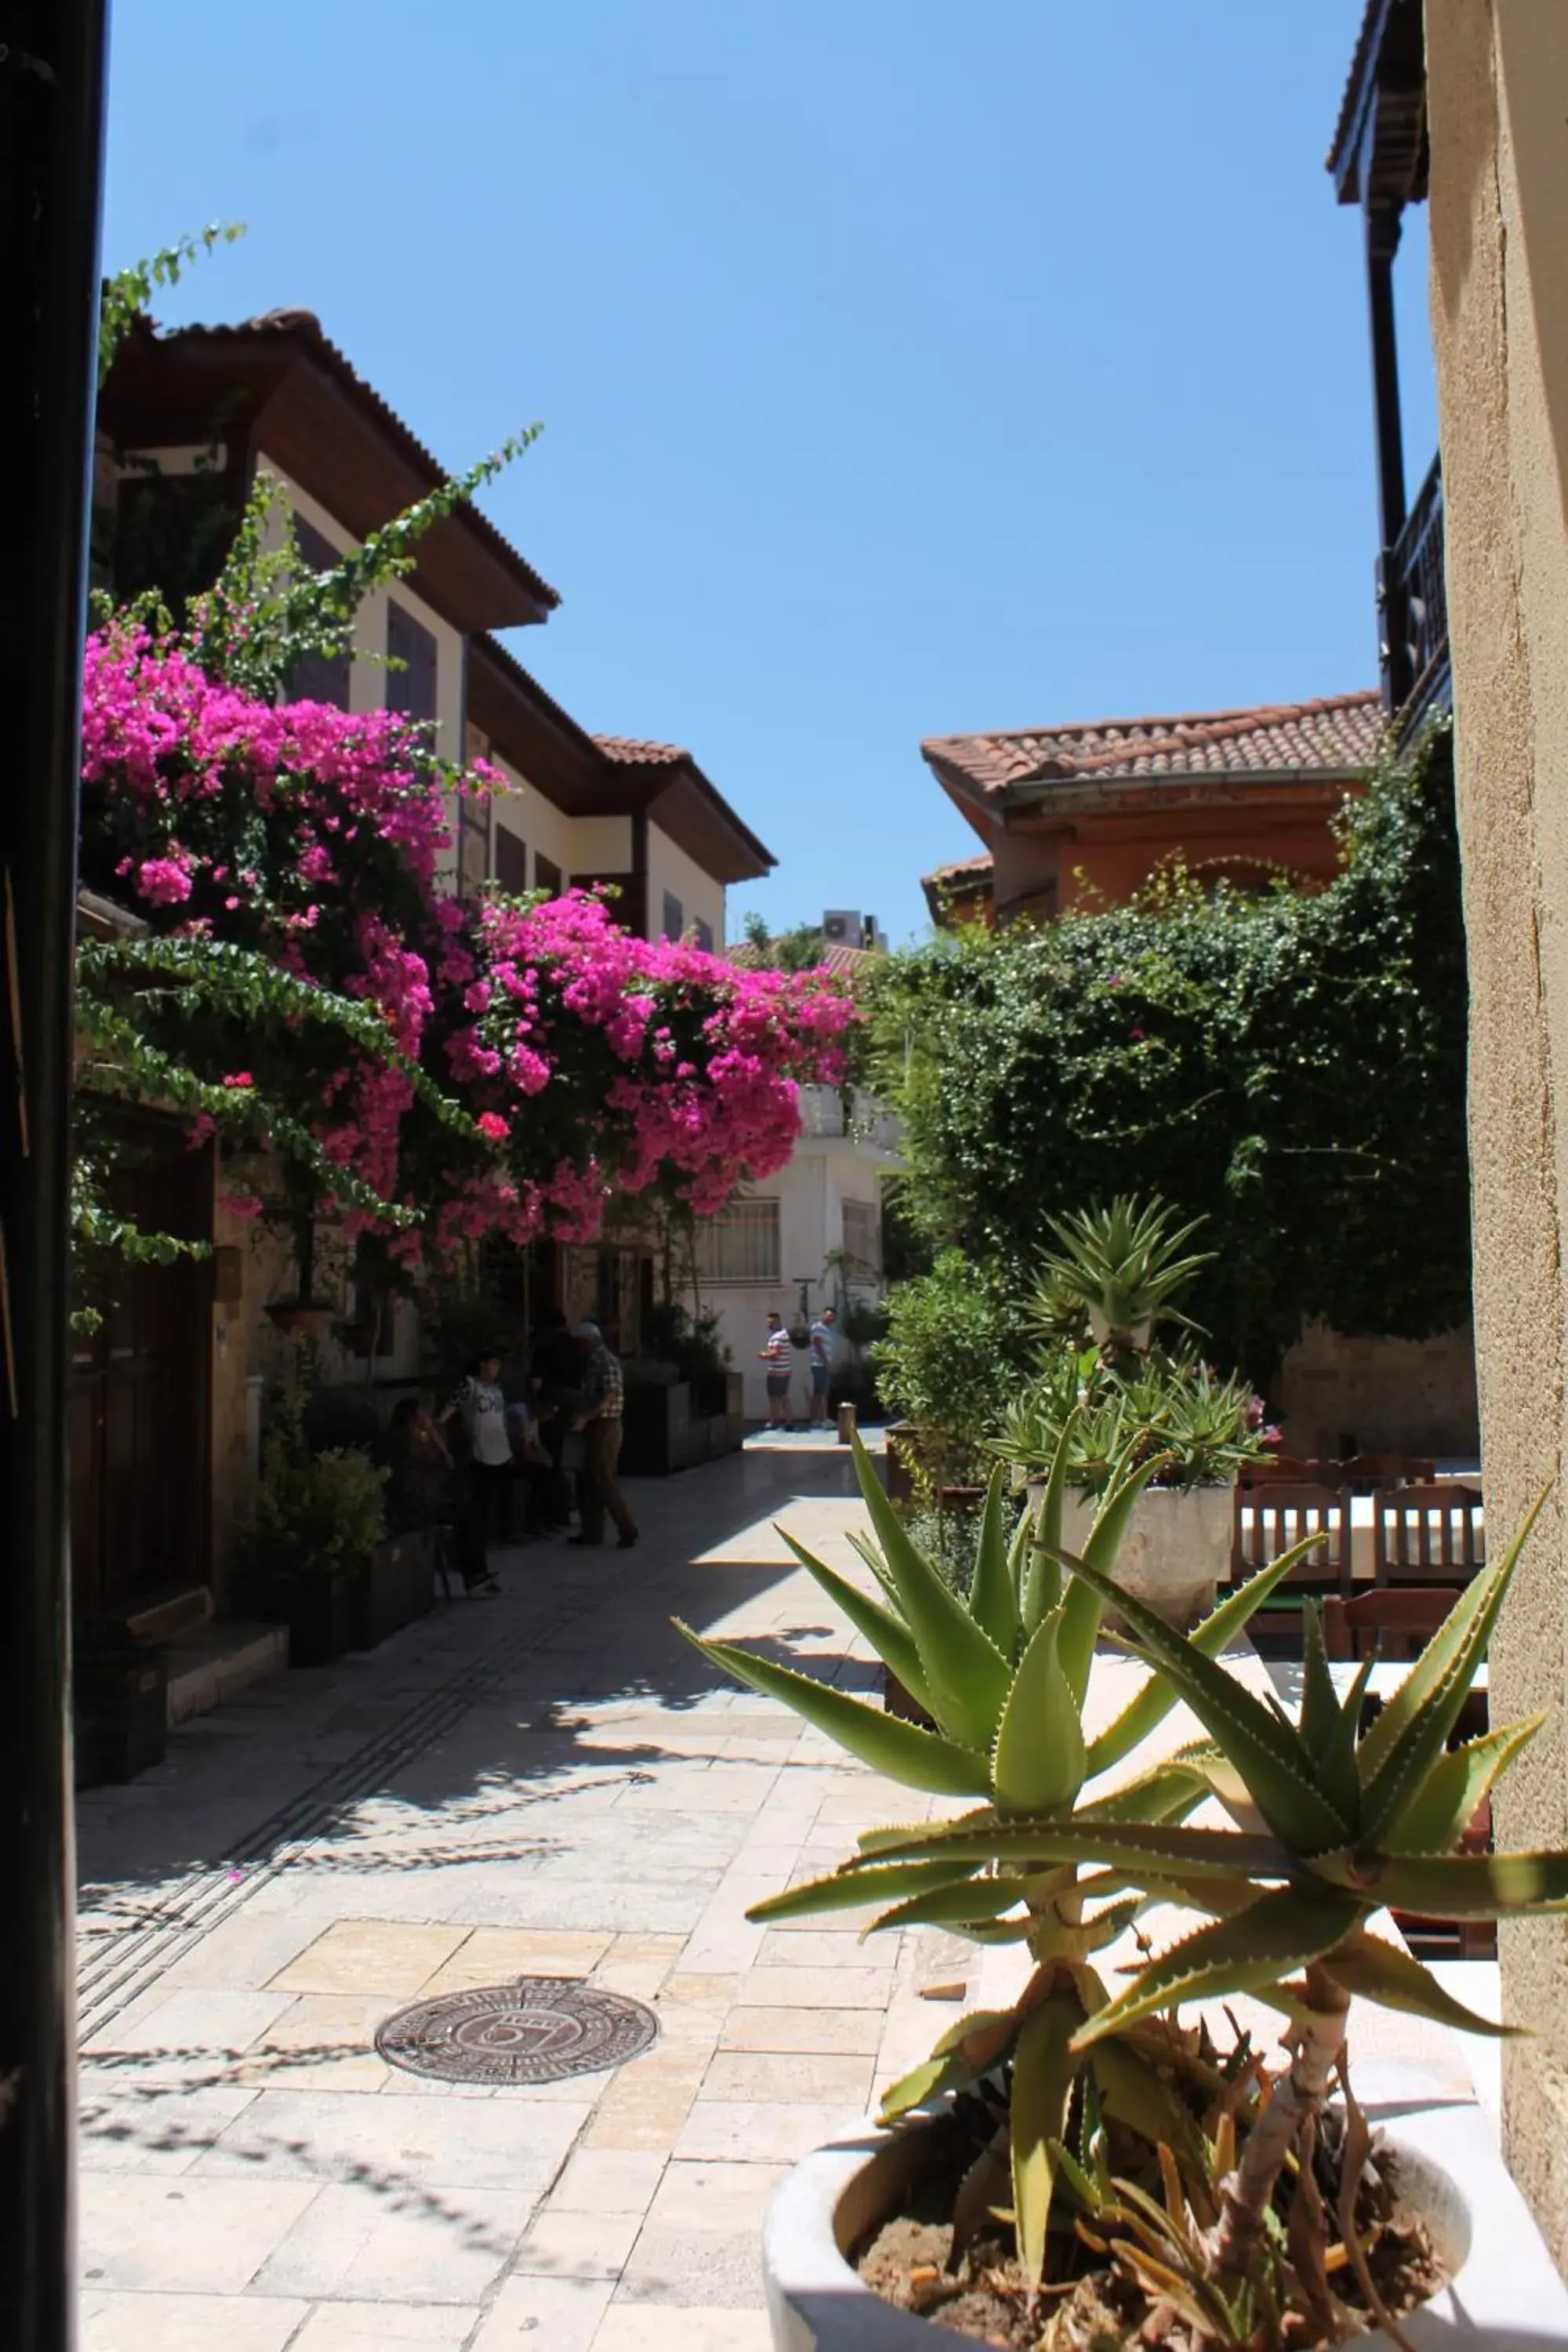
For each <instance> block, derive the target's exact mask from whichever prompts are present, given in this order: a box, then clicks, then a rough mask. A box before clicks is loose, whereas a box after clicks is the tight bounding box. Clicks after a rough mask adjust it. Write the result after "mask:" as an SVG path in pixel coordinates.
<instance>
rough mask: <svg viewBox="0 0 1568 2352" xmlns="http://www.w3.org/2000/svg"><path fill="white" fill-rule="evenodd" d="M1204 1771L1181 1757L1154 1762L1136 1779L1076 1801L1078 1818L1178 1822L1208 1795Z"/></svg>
mask: <svg viewBox="0 0 1568 2352" xmlns="http://www.w3.org/2000/svg"><path fill="white" fill-rule="evenodd" d="M1208 1793H1209V1788H1208V1782H1207V1780H1205V1777H1204V1775H1203V1773H1201V1772H1199V1771H1196V1770H1194V1768H1193V1766H1192V1765H1191V1764H1190V1763H1188V1762H1187V1761H1186V1760H1185V1759H1184V1758H1182V1757H1175V1756H1173V1757H1172V1758H1171V1759H1169V1760H1168V1761H1167V1762H1165V1763H1163V1764H1155V1765H1153V1766H1152V1767H1151V1769H1149V1770H1148V1771H1147V1772H1142V1773H1140V1774H1139V1776H1138V1778H1137V1780H1128V1781H1125V1782H1124V1783H1123V1784H1122V1786H1121V1788H1120V1789H1112V1790H1111V1791H1110V1794H1109V1796H1104V1797H1096V1799H1095V1800H1094V1802H1093V1803H1092V1804H1089V1805H1079V1808H1078V1810H1077V1812H1076V1814H1075V1816H1074V1818H1075V1819H1076V1820H1078V1821H1080V1822H1179V1821H1181V1820H1182V1819H1183V1818H1184V1816H1185V1815H1186V1814H1188V1813H1190V1812H1191V1811H1192V1810H1193V1807H1194V1805H1197V1804H1201V1803H1202V1802H1203V1800H1204V1799H1205V1797H1206V1796H1207V1795H1208Z"/></svg>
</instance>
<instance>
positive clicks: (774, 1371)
mask: <svg viewBox="0 0 1568 2352" xmlns="http://www.w3.org/2000/svg"><path fill="white" fill-rule="evenodd" d="M757 1360H758V1362H759V1363H761V1364H763V1365H765V1367H766V1369H767V1382H768V1427H769V1428H770V1429H787V1428H788V1426H789V1380H790V1374H791V1372H793V1371H794V1370H795V1349H793V1348H792V1347H791V1345H790V1337H789V1333H788V1332H787V1331H786V1330H785V1328H784V1317H783V1316H782V1315H770V1316H769V1317H768V1336H767V1342H766V1345H765V1346H764V1347H763V1348H761V1349H759V1350H758V1354H757Z"/></svg>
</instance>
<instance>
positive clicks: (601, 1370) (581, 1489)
mask: <svg viewBox="0 0 1568 2352" xmlns="http://www.w3.org/2000/svg"><path fill="white" fill-rule="evenodd" d="M577 1338H578V1341H579V1343H580V1345H581V1347H582V1349H583V1351H584V1354H585V1355H586V1357H587V1366H586V1369H585V1370H584V1374H583V1381H582V1386H581V1390H580V1391H579V1394H578V1399H577V1412H576V1418H575V1423H574V1425H575V1427H576V1428H578V1429H580V1430H581V1431H582V1433H583V1446H584V1459H583V1467H582V1469H581V1470H580V1471H579V1472H578V1474H577V1517H578V1523H579V1525H578V1532H577V1533H576V1534H575V1535H574V1537H573V1538H571V1540H572V1542H573V1544H574V1545H587V1544H602V1543H603V1542H604V1540H605V1513H606V1512H607V1513H608V1514H609V1516H610V1517H611V1518H612V1519H614V1521H615V1523H616V1528H617V1529H618V1530H619V1534H620V1545H619V1549H621V1550H622V1551H629V1550H630V1549H631V1548H632V1546H633V1544H635V1543H636V1541H637V1521H636V1520H635V1519H634V1518H633V1517H632V1515H631V1512H630V1511H629V1510H628V1509H627V1507H626V1497H625V1496H623V1495H622V1493H621V1488H620V1481H619V1480H618V1478H617V1477H616V1464H617V1463H618V1462H619V1460H620V1458H621V1409H622V1406H623V1404H624V1402H625V1400H626V1382H625V1380H624V1378H623V1375H622V1372H621V1367H620V1363H619V1361H618V1360H617V1359H616V1356H615V1355H614V1354H612V1352H611V1350H610V1349H609V1348H608V1347H607V1346H606V1345H605V1336H604V1333H603V1332H602V1331H601V1330H600V1328H599V1327H598V1325H597V1324H596V1323H579V1324H578V1326H577Z"/></svg>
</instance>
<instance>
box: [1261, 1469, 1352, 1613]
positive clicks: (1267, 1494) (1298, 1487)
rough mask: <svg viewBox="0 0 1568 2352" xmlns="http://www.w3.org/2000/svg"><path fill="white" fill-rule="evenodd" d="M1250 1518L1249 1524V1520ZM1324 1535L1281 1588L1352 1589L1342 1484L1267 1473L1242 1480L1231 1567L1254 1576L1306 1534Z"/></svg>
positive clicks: (1348, 1522)
mask: <svg viewBox="0 0 1568 2352" xmlns="http://www.w3.org/2000/svg"><path fill="white" fill-rule="evenodd" d="M1248 1521H1250V1525H1248V1524H1247V1522H1248ZM1311 1535H1321V1536H1322V1538H1324V1539H1323V1541H1322V1542H1321V1543H1320V1544H1319V1545H1318V1546H1317V1547H1316V1549H1314V1550H1312V1551H1310V1552H1309V1553H1308V1555H1307V1557H1306V1559H1303V1560H1301V1561H1300V1562H1299V1563H1298V1564H1297V1566H1296V1567H1295V1568H1293V1569H1292V1570H1290V1573H1289V1576H1288V1577H1287V1578H1286V1580H1285V1582H1284V1583H1283V1585H1281V1586H1280V1588H1279V1591H1281V1592H1288V1591H1294V1592H1343V1593H1348V1592H1349V1591H1350V1589H1351V1514H1350V1502H1349V1498H1348V1496H1346V1495H1345V1493H1344V1491H1343V1489H1342V1488H1341V1487H1338V1486H1319V1485H1317V1484H1315V1483H1313V1482H1312V1481H1310V1480H1302V1481H1300V1483H1299V1484H1298V1483H1295V1482H1287V1481H1285V1480H1283V1479H1281V1480H1278V1481H1276V1480H1274V1479H1265V1480H1264V1481H1263V1482H1262V1484H1261V1485H1259V1486H1238V1487H1237V1495H1236V1545H1235V1557H1234V1561H1233V1572H1234V1573H1235V1574H1236V1575H1237V1576H1238V1577H1243V1576H1250V1575H1251V1574H1252V1573H1253V1572H1254V1571H1255V1570H1258V1569H1260V1568H1267V1567H1268V1563H1269V1561H1270V1560H1271V1559H1279V1555H1280V1553H1281V1552H1282V1551H1289V1549H1290V1547H1291V1545H1292V1544H1297V1543H1300V1541H1301V1540H1302V1538H1304V1537H1306V1536H1311Z"/></svg>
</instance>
